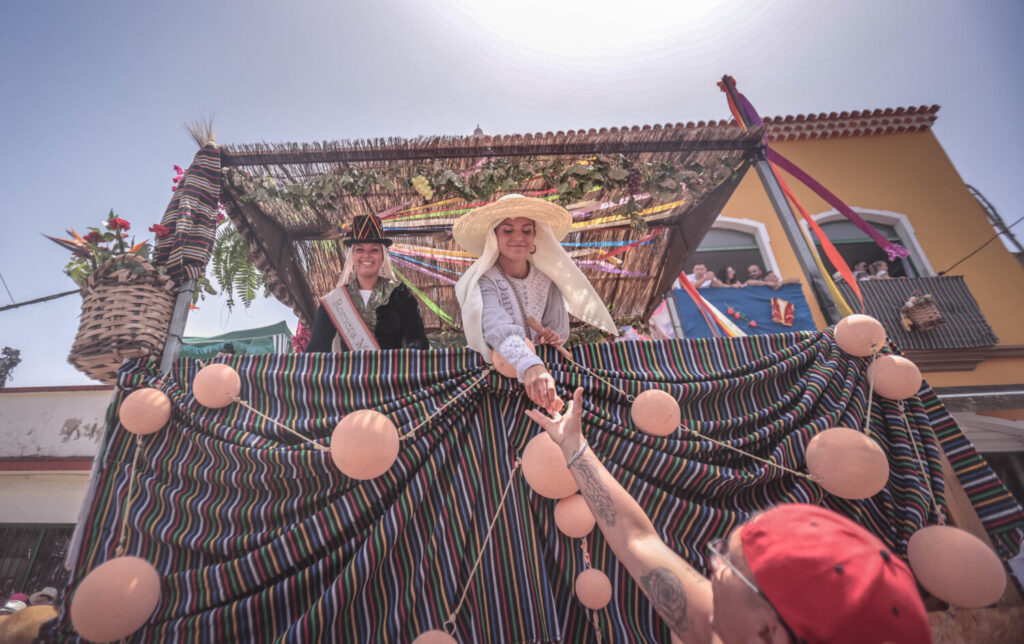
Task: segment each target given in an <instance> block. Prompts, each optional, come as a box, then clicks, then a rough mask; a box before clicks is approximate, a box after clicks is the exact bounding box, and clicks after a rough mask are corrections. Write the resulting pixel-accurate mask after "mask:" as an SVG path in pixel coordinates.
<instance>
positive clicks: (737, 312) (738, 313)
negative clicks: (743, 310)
mask: <svg viewBox="0 0 1024 644" xmlns="http://www.w3.org/2000/svg"><path fill="white" fill-rule="evenodd" d="M732 316H733V317H734V318H736V319H737V320H738V319H740V312H739V311H736V312H735V313H733V314H732Z"/></svg>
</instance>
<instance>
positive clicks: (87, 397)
mask: <svg viewBox="0 0 1024 644" xmlns="http://www.w3.org/2000/svg"><path fill="white" fill-rule="evenodd" d="M112 396H113V391H112V390H111V389H105V390H101V391H76V390H70V389H69V388H67V387H46V388H38V390H33V391H19V390H18V389H10V390H5V389H0V459H4V458H7V459H11V458H22V459H23V458H67V457H75V456H77V457H89V456H93V455H94V454H95V453H96V449H97V447H98V445H99V439H100V437H101V436H102V434H103V429H104V427H105V426H106V412H107V406H108V405H109V404H110V400H111V397H112ZM0 520H2V519H0Z"/></svg>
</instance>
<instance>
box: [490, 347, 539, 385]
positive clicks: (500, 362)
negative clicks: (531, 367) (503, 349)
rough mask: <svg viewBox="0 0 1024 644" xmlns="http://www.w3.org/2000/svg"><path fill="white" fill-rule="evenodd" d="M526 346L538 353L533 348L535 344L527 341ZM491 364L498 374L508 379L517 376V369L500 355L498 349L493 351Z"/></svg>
mask: <svg viewBox="0 0 1024 644" xmlns="http://www.w3.org/2000/svg"><path fill="white" fill-rule="evenodd" d="M526 346H528V347H530V351H533V352H534V353H537V347H535V346H533V342H530V341H529V340H526ZM491 363H492V364H493V365H494V368H495V369H497V370H498V373H500V374H501V375H503V376H505V377H506V378H515V377H516V376H517V374H516V368H515V367H513V366H512V363H510V362H509V361H508V360H506V359H505V358H503V357H501V354H500V353H498V350H497V349H493V350H491Z"/></svg>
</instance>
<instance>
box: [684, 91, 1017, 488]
mask: <svg viewBox="0 0 1024 644" xmlns="http://www.w3.org/2000/svg"><path fill="white" fill-rule="evenodd" d="M938 111H939V108H938V107H937V106H933V107H920V108H908V109H904V108H900V109H885V110H881V109H879V110H874V111H869V112H851V113H846V112H843V113H841V114H836V113H832V114H818V115H808V116H804V115H800V116H795V117H794V116H787V117H782V118H769V119H765V122H766V125H767V134H768V137H769V139H770V141H771V146H772V147H773V148H774V149H775V150H777V151H778V152H779V153H781V154H782V155H784V156H785V157H787V158H789V159H790V160H791V161H792V162H794V163H795V164H797V165H798V166H800V167H801V168H802V169H803V170H804V171H806V172H807V173H808V174H810V175H811V176H812V177H814V178H815V179H817V180H818V181H819V182H820V183H822V184H823V185H824V186H826V187H827V188H828V189H829V190H831V191H832V192H833V193H834V194H836V195H837V196H838V197H839V198H840V199H842V200H843V201H844V202H845V203H846V204H847V205H849V206H850V207H852V208H853V209H854V210H855V211H856V212H858V213H859V214H860V215H861V216H862V217H863V218H864V219H866V220H867V221H869V222H870V223H872V224H873V225H874V226H875V227H876V228H877V229H879V231H880V232H881V233H882V234H883V235H885V236H886V237H887V238H888V239H890V240H893V241H898V243H900V244H901V245H903V246H904V247H906V248H907V249H909V250H910V252H911V255H910V257H909V258H908V259H909V261H898V262H894V263H892V264H893V265H892V266H890V270H891V272H892V273H893V275H905V276H910V277H912V278H915V279H909V280H901V279H892V280H871V281H868V282H859V284H860V285H861V286H862V287H863V291H864V293H865V297H866V298H867V300H868V302H867V304H868V307H867V308H868V310H867V311H866V312H867V313H869V314H871V315H874V316H875V317H878V318H879V319H880V320H882V321H883V323H886V326H887V327H889V330H890V336H891V337H893V338H894V340H895V341H896V342H897V343H898V344H900V345H901V348H902V349H903V350H904V351H905V352H906V354H907V355H908V357H910V358H911V359H913V360H914V361H915V362H916V363H917V364H918V365H919V366H920V367H921V369H922V371H923V372H924V376H925V378H926V380H927V381H928V382H929V383H930V384H931V385H932V386H933V387H935V388H936V390H937V391H938V393H939V394H940V396H941V397H942V398H943V400H944V402H945V403H946V405H947V407H948V408H950V410H951V411H954V412H956V417H957V419H958V421H959V422H960V424H961V425H962V426H963V427H964V429H965V431H966V432H967V434H968V435H969V436H970V437H971V439H972V441H973V442H974V443H975V445H976V446H977V447H978V449H979V451H982V452H984V453H986V456H987V457H988V459H989V460H990V462H991V463H992V464H993V466H994V467H995V468H996V469H997V470H998V471H999V473H1000V475H1001V477H1002V478H1003V480H1004V481H1006V482H1007V483H1009V484H1010V485H1011V486H1012V487H1013V488H1014V491H1015V492H1016V493H1017V495H1018V498H1022V496H1021V493H1022V491H1024V459H1022V458H1021V457H1022V455H1024V288H1022V287H1024V266H1022V263H1021V261H1019V260H1018V258H1017V257H1015V256H1014V255H1013V254H1012V253H1010V252H1009V251H1007V249H1006V247H1005V246H1004V244H1002V243H1000V241H998V240H996V241H994V242H992V243H990V244H988V245H987V246H985V247H984V248H983V249H982V250H981V251H979V252H978V253H977V254H975V255H973V256H971V257H970V258H968V259H967V260H966V261H963V263H960V264H959V265H956V266H955V268H953V269H952V270H951V271H949V272H948V273H947V274H946V276H940V274H941V273H942V272H943V271H946V270H947V269H949V268H950V267H952V266H953V265H954V264H956V263H957V262H958V261H960V260H962V259H964V257H965V256H967V255H968V254H969V253H971V252H972V251H974V250H975V249H977V248H979V247H980V246H982V245H983V244H984V243H985V242H986V241H988V240H990V239H991V238H992V236H993V235H994V234H995V230H994V228H993V225H992V223H991V222H990V221H989V218H988V215H987V212H986V209H985V208H984V207H983V206H982V205H981V204H980V203H979V201H978V200H977V199H976V198H975V197H974V195H972V193H971V192H970V191H969V189H968V187H967V186H966V185H965V182H964V178H963V177H961V176H960V174H959V173H958V172H957V169H956V167H955V166H954V164H953V161H952V160H950V158H949V157H948V156H947V155H946V152H945V151H944V150H943V148H942V145H941V144H940V142H939V140H938V139H937V138H936V136H935V134H934V133H933V132H932V130H931V125H932V124H933V123H934V121H935V120H936V118H937V116H938ZM782 176H783V178H784V180H785V181H786V182H787V184H788V185H789V187H790V188H791V189H792V190H793V192H794V194H795V195H796V197H797V198H798V199H799V201H800V202H801V203H802V204H803V206H804V208H806V210H807V211H808V212H809V213H810V214H811V215H812V216H813V218H814V219H815V220H816V221H817V222H818V223H819V224H820V225H821V226H822V227H823V229H824V230H825V232H826V233H827V234H828V236H829V237H830V239H832V240H833V241H835V242H836V245H837V248H838V249H839V250H840V252H841V253H842V254H843V255H844V257H845V258H846V259H847V261H848V262H850V263H852V262H853V261H855V260H856V259H865V260H873V259H884V258H885V254H884V252H883V251H882V250H881V249H880V248H878V247H877V245H875V244H874V243H873V242H871V241H870V240H869V238H868V237H867V236H866V235H865V234H864V233H861V232H860V231H859V230H857V229H856V228H855V227H854V226H853V225H852V224H850V223H848V222H847V220H846V219H845V218H844V217H843V216H842V215H841V214H839V213H838V212H837V211H836V210H834V209H833V208H832V207H831V206H829V205H828V204H827V203H826V202H825V201H824V200H822V199H821V198H819V197H818V196H817V195H815V194H814V193H813V192H812V191H811V190H810V189H808V188H806V187H805V186H804V185H803V184H801V183H800V182H799V181H797V180H796V179H795V178H793V177H790V176H789V175H786V174H785V173H783V174H782ZM694 262H703V263H706V264H707V265H708V267H709V268H710V269H716V268H718V269H719V270H720V269H721V268H723V267H724V265H726V264H735V265H736V269H737V271H738V272H739V274H740V275H739V277H740V279H745V278H746V267H747V265H748V264H749V263H760V264H761V265H762V266H765V267H766V268H767V269H768V270H774V271H776V272H777V273H778V274H780V275H781V276H782V277H800V278H801V279H802V283H803V290H804V295H805V297H806V298H807V302H808V304H809V306H810V308H811V309H812V313H813V315H814V320H815V322H816V323H817V325H818V326H819V328H820V327H822V326H825V325H826V320H825V317H824V316H823V314H822V312H821V310H820V308H819V307H818V305H817V301H816V299H815V296H814V293H813V292H812V290H811V287H810V285H809V284H808V280H807V278H806V276H803V275H802V273H801V268H800V265H799V264H798V261H797V256H796V253H794V251H793V249H792V247H791V246H790V244H789V241H788V239H787V237H786V234H785V232H784V230H783V227H782V224H781V223H780V221H779V218H778V216H777V215H776V212H775V210H774V209H773V208H772V205H771V203H770V202H769V199H768V197H767V194H766V192H765V188H764V187H763V186H762V184H761V181H760V179H759V178H758V176H757V174H756V173H755V172H750V173H748V174H747V176H746V177H745V178H744V179H743V181H742V183H741V184H740V185H739V187H738V189H737V190H736V192H735V193H734V194H733V196H732V198H731V199H730V200H729V202H728V203H727V205H726V207H725V208H724V209H723V210H722V212H721V215H720V216H719V218H718V220H717V221H716V223H715V225H714V228H713V229H712V231H711V232H710V233H709V234H708V236H707V237H706V238H705V240H704V241H703V242H702V244H701V246H700V248H699V249H698V252H697V253H696V254H695V255H694V257H693V259H692V260H691V262H690V263H688V264H687V267H686V268H687V269H688V270H689V269H690V268H691V266H692V264H693V263H694ZM828 269H829V270H830V271H831V270H834V268H833V267H832V266H831V265H830V264H829V265H828ZM956 276H962V279H960V278H959V277H956ZM911 288H913V290H920V291H922V292H928V293H933V294H934V295H935V296H936V298H937V300H938V301H937V306H938V308H939V310H940V312H941V313H942V314H943V317H944V319H945V321H946V325H945V326H943V327H940V328H939V329H937V330H935V331H909V332H908V331H906V330H904V329H899V328H893V327H897V326H898V322H899V309H900V307H901V305H902V304H903V302H904V300H905V299H906V296H907V295H908V294H911V293H912V292H913V290H911ZM925 289H927V290H925ZM972 297H973V300H974V301H976V302H977V310H971V309H972V306H971V298H972ZM851 305H852V306H853V307H854V309H855V310H856V309H858V308H859V305H858V304H857V303H856V302H855V301H853V302H851ZM978 311H980V316H981V317H983V319H978ZM986 323H987V325H988V327H990V329H991V330H990V331H989V330H988V328H987V327H986ZM993 334H994V337H993Z"/></svg>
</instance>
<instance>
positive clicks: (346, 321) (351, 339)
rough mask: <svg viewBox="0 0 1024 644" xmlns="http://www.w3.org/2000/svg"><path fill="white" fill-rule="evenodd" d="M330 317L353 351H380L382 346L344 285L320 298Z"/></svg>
mask: <svg viewBox="0 0 1024 644" xmlns="http://www.w3.org/2000/svg"><path fill="white" fill-rule="evenodd" d="M320 302H321V303H322V304H323V305H324V310H325V311H327V315H328V317H330V318H331V322H333V323H334V328H336V329H337V330H338V335H340V336H341V337H342V338H343V339H344V340H345V344H347V345H348V348H349V349H351V350H352V351H379V350H380V345H379V344H377V338H376V337H374V335H373V332H372V331H370V329H369V327H367V326H366V322H364V321H363V316H361V315H359V310H358V309H357V308H356V305H355V303H353V302H352V296H351V295H350V294H349V292H348V287H347V286H346V285H344V284H342V285H341V286H339V287H338V288H336V289H334V290H333V291H331V292H330V293H328V294H327V295H325V296H323V297H322V298H320Z"/></svg>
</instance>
